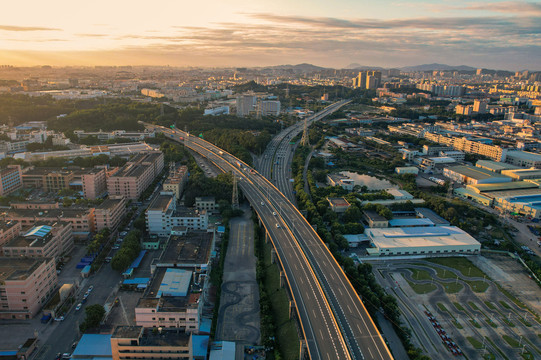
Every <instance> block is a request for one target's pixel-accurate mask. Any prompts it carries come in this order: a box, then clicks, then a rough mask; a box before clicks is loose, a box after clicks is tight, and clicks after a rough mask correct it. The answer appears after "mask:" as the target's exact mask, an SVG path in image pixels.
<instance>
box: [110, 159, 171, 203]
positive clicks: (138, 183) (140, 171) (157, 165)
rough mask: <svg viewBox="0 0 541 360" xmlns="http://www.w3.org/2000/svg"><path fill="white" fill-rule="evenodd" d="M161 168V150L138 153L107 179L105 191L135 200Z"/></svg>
mask: <svg viewBox="0 0 541 360" xmlns="http://www.w3.org/2000/svg"><path fill="white" fill-rule="evenodd" d="M162 170H163V153H162V152H161V151H150V152H145V153H141V154H138V155H136V156H135V158H133V159H132V160H130V161H128V162H127V163H126V164H125V165H124V166H123V167H122V168H121V169H120V170H118V171H117V172H116V173H115V174H114V175H112V176H111V177H109V178H108V179H107V191H108V192H109V195H122V196H125V197H126V199H131V200H136V199H138V198H139V196H141V194H142V193H143V191H145V190H146V188H147V187H148V186H149V185H150V184H151V183H152V181H154V179H155V178H156V176H158V175H159V174H160V173H161V171H162Z"/></svg>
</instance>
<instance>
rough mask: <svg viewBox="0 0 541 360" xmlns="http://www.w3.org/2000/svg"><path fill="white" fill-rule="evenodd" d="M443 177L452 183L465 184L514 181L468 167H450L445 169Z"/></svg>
mask: <svg viewBox="0 0 541 360" xmlns="http://www.w3.org/2000/svg"><path fill="white" fill-rule="evenodd" d="M443 175H444V176H445V177H447V178H449V179H450V180H452V181H456V182H459V183H463V184H493V183H504V182H511V181H512V180H513V179H511V178H510V177H509V176H505V175H500V174H498V173H495V172H492V171H489V170H485V169H482V168H479V167H473V166H467V165H458V166H448V167H446V168H444V169H443Z"/></svg>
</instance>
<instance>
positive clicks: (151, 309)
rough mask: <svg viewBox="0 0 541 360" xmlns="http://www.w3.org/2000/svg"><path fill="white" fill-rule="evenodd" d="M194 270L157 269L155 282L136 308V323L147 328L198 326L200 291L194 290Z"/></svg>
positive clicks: (191, 329) (192, 328)
mask: <svg viewBox="0 0 541 360" xmlns="http://www.w3.org/2000/svg"><path fill="white" fill-rule="evenodd" d="M192 278H193V273H192V272H191V271H187V270H183V269H170V268H169V269H168V268H158V269H156V271H155V272H154V276H153V279H152V282H151V284H150V286H149V287H147V290H146V292H145V294H144V296H143V297H142V298H141V299H140V300H139V302H138V304H137V306H136V307H135V322H136V324H137V325H138V326H143V327H146V328H152V327H163V328H177V329H180V330H182V331H185V332H194V331H198V329H199V318H200V316H201V311H202V302H200V301H199V297H200V295H201V293H191V292H190V285H191V283H192Z"/></svg>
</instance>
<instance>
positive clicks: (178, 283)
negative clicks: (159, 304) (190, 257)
mask: <svg viewBox="0 0 541 360" xmlns="http://www.w3.org/2000/svg"><path fill="white" fill-rule="evenodd" d="M191 281H192V272H191V271H186V270H182V269H167V270H166V272H165V275H164V276H163V278H162V282H161V284H160V288H159V289H158V294H157V296H158V297H161V296H186V295H188V291H189V290H190V282H191Z"/></svg>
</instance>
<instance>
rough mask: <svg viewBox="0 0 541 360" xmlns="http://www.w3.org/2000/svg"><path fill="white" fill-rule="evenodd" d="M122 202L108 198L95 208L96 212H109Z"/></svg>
mask: <svg viewBox="0 0 541 360" xmlns="http://www.w3.org/2000/svg"><path fill="white" fill-rule="evenodd" d="M123 201H124V199H123V198H120V197H119V198H108V199H105V200H104V201H103V202H102V203H101V204H100V205H98V206H97V207H96V210H111V209H114V208H115V207H117V206H118V204H120V203H122V202H123Z"/></svg>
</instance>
